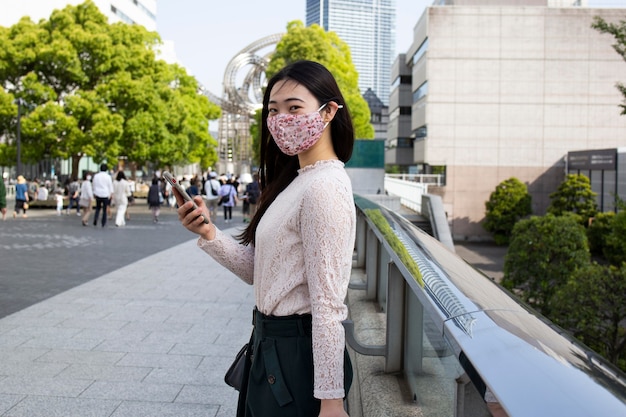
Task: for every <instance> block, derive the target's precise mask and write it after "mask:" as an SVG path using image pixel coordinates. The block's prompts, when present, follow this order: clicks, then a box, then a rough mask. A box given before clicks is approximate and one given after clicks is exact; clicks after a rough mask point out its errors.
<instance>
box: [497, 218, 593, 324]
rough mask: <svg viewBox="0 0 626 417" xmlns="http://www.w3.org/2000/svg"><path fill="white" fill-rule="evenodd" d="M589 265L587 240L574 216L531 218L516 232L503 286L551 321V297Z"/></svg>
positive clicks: (516, 226) (508, 255)
mask: <svg viewBox="0 0 626 417" xmlns="http://www.w3.org/2000/svg"><path fill="white" fill-rule="evenodd" d="M589 263H590V253H589V248H588V245H587V236H586V235H585V230H584V228H583V227H582V226H581V225H580V224H578V223H577V221H576V218H575V217H574V216H571V215H564V216H559V217H557V216H553V215H546V216H542V217H531V218H530V219H525V220H520V221H519V222H517V224H516V225H515V227H514V228H513V232H512V235H511V243H510V245H509V249H508V252H507V254H506V256H505V258H504V277H503V279H502V285H503V286H504V287H505V288H508V289H510V290H513V292H514V293H516V294H517V295H519V297H520V298H521V299H522V300H524V301H525V302H527V303H528V304H529V305H530V306H532V307H534V308H535V309H537V310H538V311H540V312H541V313H542V314H544V315H545V316H548V317H549V316H550V302H551V300H552V296H553V295H554V294H555V292H556V291H557V290H558V289H559V287H561V286H562V285H564V284H565V283H567V281H568V280H569V277H570V276H571V275H572V274H573V273H574V272H575V271H576V270H578V269H579V268H583V267H586V266H587V265H589Z"/></svg>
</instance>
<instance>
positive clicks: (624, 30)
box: [591, 16, 626, 114]
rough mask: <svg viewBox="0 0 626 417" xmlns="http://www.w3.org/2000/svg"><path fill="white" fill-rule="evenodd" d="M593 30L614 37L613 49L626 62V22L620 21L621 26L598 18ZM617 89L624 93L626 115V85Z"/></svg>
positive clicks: (620, 85) (595, 19)
mask: <svg viewBox="0 0 626 417" xmlns="http://www.w3.org/2000/svg"><path fill="white" fill-rule="evenodd" d="M591 27H592V28H594V29H596V30H598V31H599V32H601V33H608V34H611V35H613V37H614V38H615V43H614V44H613V49H615V52H617V53H618V54H619V55H621V57H622V58H623V59H624V60H626V21H623V20H622V21H620V22H619V24H616V23H607V22H606V21H605V20H604V19H602V18H601V17H599V16H596V17H595V18H594V20H593V24H592V25H591ZM615 86H616V87H617V89H618V90H619V91H620V93H622V97H624V101H623V103H624V104H621V105H620V107H621V108H622V114H626V85H624V84H623V83H621V82H617V83H616V85H615Z"/></svg>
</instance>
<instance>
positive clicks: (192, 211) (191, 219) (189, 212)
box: [172, 188, 215, 240]
mask: <svg viewBox="0 0 626 417" xmlns="http://www.w3.org/2000/svg"><path fill="white" fill-rule="evenodd" d="M172 191H173V192H174V197H175V198H176V202H177V203H178V210H177V212H178V219H179V220H180V222H181V223H182V225H183V226H185V228H187V230H189V231H190V232H193V233H196V234H198V235H200V236H201V237H203V238H204V239H206V240H213V239H215V225H213V223H212V222H211V217H210V214H209V210H208V209H207V207H206V205H205V204H204V201H203V200H202V197H200V196H195V197H194V198H193V200H190V201H185V199H184V198H183V196H182V195H181V194H180V191H179V190H178V189H176V188H172ZM205 219H207V220H208V222H206V221H205Z"/></svg>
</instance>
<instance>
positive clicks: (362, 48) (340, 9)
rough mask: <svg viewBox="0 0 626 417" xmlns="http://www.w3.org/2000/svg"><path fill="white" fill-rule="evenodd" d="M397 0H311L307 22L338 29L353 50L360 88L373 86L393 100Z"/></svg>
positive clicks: (339, 34)
mask: <svg viewBox="0 0 626 417" xmlns="http://www.w3.org/2000/svg"><path fill="white" fill-rule="evenodd" d="M395 21H396V2H395V0H307V2H306V25H307V26H310V25H312V24H315V23H316V24H318V25H320V26H321V27H322V28H324V29H325V30H326V31H332V32H335V33H336V34H337V35H338V36H339V37H340V38H341V39H342V40H343V41H344V42H345V43H346V44H348V46H349V47H350V51H351V53H352V62H353V63H354V65H355V67H356V70H357V71H358V73H359V89H360V90H361V93H365V92H366V91H367V90H368V89H371V90H372V91H373V92H374V93H375V94H376V96H378V97H379V98H380V99H381V100H382V101H383V103H384V104H385V105H386V104H388V102H389V87H390V84H391V82H390V75H391V65H392V64H393V57H394V56H395V39H396V27H395Z"/></svg>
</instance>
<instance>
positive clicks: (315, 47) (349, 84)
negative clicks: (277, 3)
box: [266, 20, 374, 139]
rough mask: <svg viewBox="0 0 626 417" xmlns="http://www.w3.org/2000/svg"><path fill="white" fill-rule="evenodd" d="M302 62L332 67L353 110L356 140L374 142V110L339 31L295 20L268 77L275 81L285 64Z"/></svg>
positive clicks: (276, 52) (277, 49) (278, 46)
mask: <svg viewBox="0 0 626 417" xmlns="http://www.w3.org/2000/svg"><path fill="white" fill-rule="evenodd" d="M301 59H307V60H310V61H316V62H319V63H320V64H322V65H324V66H325V67H326V68H328V70H329V71H330V72H331V73H332V74H333V75H334V76H335V79H336V80H337V84H338V85H339V88H340V89H341V93H342V94H343V96H344V98H345V100H346V104H347V105H348V108H349V109H350V114H351V116H352V122H353V123H354V131H355V136H356V138H357V139H373V138H374V127H373V126H372V124H371V122H370V119H371V113H370V109H369V106H368V105H367V102H366V101H365V99H364V98H363V96H362V95H361V92H360V91H359V84H358V77H359V75H358V73H357V71H356V68H355V67H354V64H353V63H352V55H351V54H350V48H349V47H348V45H347V44H346V43H345V42H343V41H342V40H341V39H340V38H339V37H338V36H337V34H336V33H335V32H326V31H324V29H322V28H321V27H320V26H319V25H312V26H309V27H305V26H304V24H303V23H302V22H301V21H299V20H294V21H292V22H289V23H288V24H287V33H286V34H285V35H284V36H283V37H282V39H281V40H280V42H279V43H278V45H276V51H275V52H274V53H273V55H272V58H271V60H270V63H269V65H268V66H267V70H266V75H267V77H268V78H271V77H272V76H273V75H274V74H276V73H277V72H278V71H279V70H280V69H281V68H282V67H284V66H285V65H288V64H290V63H292V62H295V61H298V60H301Z"/></svg>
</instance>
